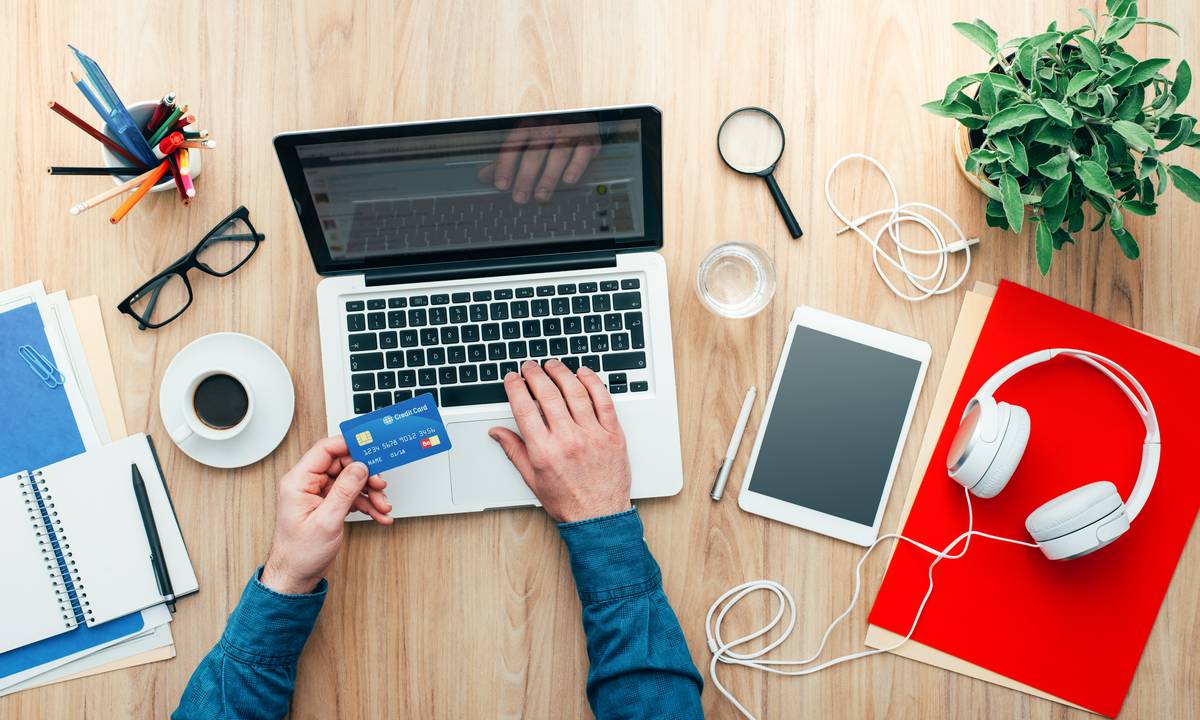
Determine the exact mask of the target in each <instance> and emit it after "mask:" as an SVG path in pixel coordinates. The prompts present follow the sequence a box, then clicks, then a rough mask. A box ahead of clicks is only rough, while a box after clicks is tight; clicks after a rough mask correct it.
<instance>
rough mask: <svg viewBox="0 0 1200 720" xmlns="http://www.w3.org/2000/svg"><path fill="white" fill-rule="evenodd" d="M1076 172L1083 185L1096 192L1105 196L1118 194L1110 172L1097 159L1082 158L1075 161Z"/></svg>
mask: <svg viewBox="0 0 1200 720" xmlns="http://www.w3.org/2000/svg"><path fill="white" fill-rule="evenodd" d="M1075 174H1076V175H1078V176H1079V179H1080V180H1081V181H1082V182H1083V186H1084V187H1086V188H1087V189H1088V190H1091V191H1092V192H1094V193H1098V194H1100V195H1103V196H1104V197H1113V196H1114V195H1116V194H1117V191H1116V189H1115V188H1114V187H1113V184H1112V181H1111V180H1109V179H1108V172H1107V171H1106V170H1105V169H1104V166H1103V165H1101V164H1100V163H1098V162H1096V161H1095V160H1080V161H1079V162H1077V163H1075Z"/></svg>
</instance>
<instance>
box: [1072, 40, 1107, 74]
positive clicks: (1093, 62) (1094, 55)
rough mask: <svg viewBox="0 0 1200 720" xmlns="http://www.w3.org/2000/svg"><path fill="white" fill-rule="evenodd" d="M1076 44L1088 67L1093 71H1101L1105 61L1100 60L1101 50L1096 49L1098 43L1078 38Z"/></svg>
mask: <svg viewBox="0 0 1200 720" xmlns="http://www.w3.org/2000/svg"><path fill="white" fill-rule="evenodd" d="M1075 44H1076V45H1078V46H1079V56H1080V57H1081V58H1083V61H1084V62H1085V63H1087V66H1088V67H1090V68H1091V69H1092V70H1099V69H1100V65H1101V63H1102V62H1103V60H1101V58H1100V48H1098V47H1096V43H1094V42H1092V41H1091V40H1088V39H1087V38H1085V37H1077V38H1075Z"/></svg>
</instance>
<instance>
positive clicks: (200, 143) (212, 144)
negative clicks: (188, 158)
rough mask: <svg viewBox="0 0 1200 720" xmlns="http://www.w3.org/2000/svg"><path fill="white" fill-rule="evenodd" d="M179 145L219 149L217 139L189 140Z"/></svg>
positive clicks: (198, 148) (196, 148) (193, 148)
mask: <svg viewBox="0 0 1200 720" xmlns="http://www.w3.org/2000/svg"><path fill="white" fill-rule="evenodd" d="M179 147H182V148H191V149H192V150H216V149H217V141H216V140H188V141H187V142H184V143H183V144H181V145H180V146H179Z"/></svg>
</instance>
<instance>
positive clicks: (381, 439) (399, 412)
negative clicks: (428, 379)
mask: <svg viewBox="0 0 1200 720" xmlns="http://www.w3.org/2000/svg"><path fill="white" fill-rule="evenodd" d="M340 427H341V429H342V436H343V437H345V438H346V447H347V448H349V449H350V457H351V458H352V459H354V460H357V461H359V462H361V463H363V464H364V465H366V466H367V469H368V470H370V471H371V474H372V475H378V474H379V473H381V472H384V471H385V470H391V469H392V468H397V467H400V466H401V465H407V464H409V463H410V462H416V461H417V460H423V459H425V458H427V457H430V456H433V455H437V454H439V453H444V452H446V451H447V450H449V449H450V436H449V435H448V434H447V433H446V425H445V423H443V422H442V416H441V413H439V412H438V409H437V403H436V402H435V401H434V399H433V395H432V394H431V393H425V394H424V395H418V396H416V397H415V398H412V399H411V400H405V401H404V402H398V403H396V404H395V405H392V406H390V407H385V408H380V409H379V410H376V411H375V412H373V413H368V414H366V415H360V416H358V417H356V418H352V419H350V420H347V421H345V422H344V423H342V424H341V426H340Z"/></svg>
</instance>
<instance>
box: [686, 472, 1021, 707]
mask: <svg viewBox="0 0 1200 720" xmlns="http://www.w3.org/2000/svg"><path fill="white" fill-rule="evenodd" d="M963 495H964V496H965V497H966V499H967V531H966V532H964V533H962V534H960V535H959V536H958V537H956V538H954V539H953V540H952V541H951V542H950V544H948V545H946V547H945V548H943V549H942V550H936V549H934V548H932V547H929V546H928V545H925V544H924V543H921V542H918V541H916V540H913V539H912V538H908V537H905V536H903V535H901V534H900V533H888V534H886V535H882V536H880V537H879V538H878V539H877V540H875V542H873V543H871V546H870V547H868V548H867V550H866V551H865V552H864V553H863V555H862V557H861V558H860V559H859V561H858V564H857V565H856V566H855V568H854V593H853V595H851V597H850V604H849V605H848V606H847V607H846V609H845V610H844V611H842V614H841V615H838V616H837V617H836V618H834V620H833V622H832V623H830V624H829V626H828V627H827V628H825V633H824V635H822V636H821V642H820V644H819V645H818V646H817V649H816V651H815V652H814V653H813V654H812V655H810V656H808V657H807V658H804V659H802V660H766V659H762V658H763V656H764V655H766V654H767V653H769V652H771V651H772V650H774V649H775V648H777V647H779V646H780V645H782V644H783V643H784V641H786V640H787V639H788V637H790V636H791V634H792V630H793V629H794V628H795V626H796V607H797V606H796V600H795V598H793V597H792V594H791V593H790V592H788V590H787V588H785V587H784V586H783V585H780V584H779V583H777V582H775V581H774V580H751V581H750V582H745V583H742V584H741V585H738V586H736V587H733V588H730V589H729V590H727V591H725V593H724V594H722V595H721V597H719V598H717V599H716V601H715V602H713V604H712V606H711V607H709V609H708V614H707V615H706V616H705V618H704V634H705V636H706V639H707V642H708V650H709V652H711V653H712V660H711V661H710V662H709V665H708V675H709V677H710V678H711V679H712V682H713V685H714V686H716V688H717V690H719V691H720V692H721V694H722V695H724V696H725V698H726V699H727V700H729V702H730V703H732V704H733V706H734V707H735V708H737V709H738V711H739V712H740V713H741V714H742V715H743V716H745V717H746V718H748V720H755V717H754V715H752V714H751V713H750V711H749V710H747V709H746V707H745V706H744V705H742V704H741V703H740V702H738V699H737V698H736V697H734V695H733V693H732V692H731V691H730V690H729V689H728V688H726V687H725V686H724V685H722V684H721V681H720V679H718V677H717V667H718V666H719V664H720V663H724V664H726V665H741V666H742V667H750V668H755V669H756V670H762V671H763V672H769V673H773V674H776V675H788V676H799V675H811V674H812V673H816V672H820V671H821V670H824V669H826V668H829V667H833V666H834V665H839V664H841V663H844V662H847V661H850V660H857V659H858V658H864V657H868V656H870V655H878V654H880V653H885V652H891V651H892V650H895V649H896V648H899V647H900V646H901V645H903V644H904V643H906V642H908V641H909V639H910V638H912V636H913V633H914V632H916V630H917V622H918V621H919V620H920V619H921V614H922V613H924V612H925V605H926V603H928V602H929V598H930V596H931V595H933V569H934V567H936V566H937V564H938V563H939V562H941V561H942V560H944V559H949V560H957V559H959V558H961V557H962V556H964V555H966V553H967V550H968V549H969V548H970V546H971V537H972V536H979V537H983V538H987V539H989V540H997V541H1000V542H1006V543H1012V544H1014V545H1024V546H1026V547H1031V548H1036V547H1037V543H1031V542H1026V541H1024V540H1016V539H1014V538H1006V537H1001V536H999V535H992V534H990V533H985V532H982V531H979V530H975V529H974V524H975V513H974V510H973V508H972V507H971V494H970V492H969V491H968V490H967V489H966V488H963ZM884 540H903V541H905V542H908V543H911V544H912V545H914V546H916V547H917V548H919V549H921V550H923V551H925V552H927V553H929V554H931V555H934V556H936V557H934V559H933V561H932V562H930V563H929V570H928V576H929V585H928V587H927V588H926V590H925V597H923V598H922V599H921V604H920V606H919V607H918V608H917V613H916V615H915V616H914V617H913V622H912V626H911V627H910V628H909V629H908V633H907V634H906V635H905V636H904V637H903V638H902V639H901V640H900V641H899V642H897V643H896V644H894V645H892V646H890V647H885V648H877V649H871V650H862V651H859V652H856V653H851V654H849V655H842V656H841V657H836V658H832V659H830V660H826V661H825V662H823V663H821V664H819V665H816V666H813V667H808V668H801V669H798V670H783V669H780V668H778V667H776V666H780V665H808V664H810V663H812V662H813V661H814V660H816V659H817V658H818V657H819V656H820V655H821V653H822V651H824V650H825V645H826V643H827V642H828V641H829V636H830V634H831V633H832V632H833V630H834V628H836V627H837V626H838V624H840V623H841V622H842V620H844V619H845V618H846V617H847V616H849V615H850V613H851V611H853V610H854V606H855V605H856V604H857V603H858V598H859V595H860V593H861V591H862V566H863V564H864V563H865V562H866V561H867V558H868V557H870V555H871V551H872V550H874V549H875V548H876V547H877V546H878V545H879V544H880V543H881V542H883V541H884ZM964 541H965V542H964ZM960 542H962V543H963V547H962V549H961V550H959V551H958V552H957V553H956V554H952V552H953V549H954V548H955V546H957V545H958V544H959V543H960ZM760 590H765V591H767V592H771V593H773V594H774V595H775V598H776V599H777V600H778V601H779V604H778V606H777V608H776V611H775V617H773V618H772V619H771V621H770V622H768V623H767V624H765V625H763V626H762V627H760V628H759V629H758V630H755V631H753V632H751V633H749V634H746V635H743V636H742V637H739V638H736V639H733V640H728V641H726V640H725V639H724V638H722V636H721V626H722V624H723V623H724V621H725V616H726V615H727V614H728V613H729V611H730V610H732V609H733V608H734V607H735V606H736V605H737V604H738V603H739V602H741V601H742V600H743V599H744V598H745V597H747V596H748V595H750V594H752V593H754V592H757V591H760ZM785 609H786V611H787V612H788V613H789V615H790V617H789V619H788V624H787V627H785V628H784V629H783V630H782V631H781V632H780V634H779V636H778V637H777V638H775V639H774V640H772V641H771V642H769V643H767V644H766V645H765V646H763V647H761V648H759V649H758V650H752V651H748V652H744V653H740V652H737V651H736V650H735V649H734V648H738V647H741V646H743V645H745V644H746V643H748V642H751V641H753V640H755V639H757V638H760V637H762V636H763V635H766V634H767V633H769V632H770V631H771V630H773V629H774V628H775V627H776V626H777V625H778V624H779V622H780V620H781V619H782V618H783V615H784V612H785ZM714 614H715V618H714Z"/></svg>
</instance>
